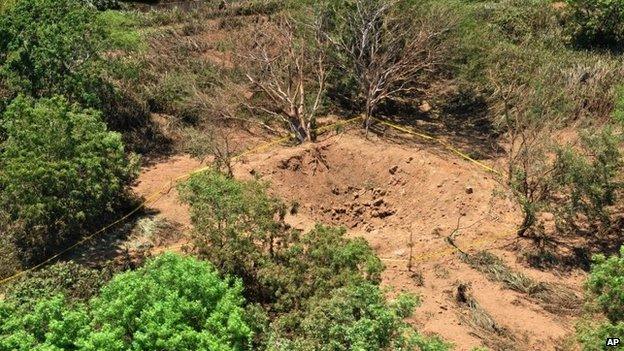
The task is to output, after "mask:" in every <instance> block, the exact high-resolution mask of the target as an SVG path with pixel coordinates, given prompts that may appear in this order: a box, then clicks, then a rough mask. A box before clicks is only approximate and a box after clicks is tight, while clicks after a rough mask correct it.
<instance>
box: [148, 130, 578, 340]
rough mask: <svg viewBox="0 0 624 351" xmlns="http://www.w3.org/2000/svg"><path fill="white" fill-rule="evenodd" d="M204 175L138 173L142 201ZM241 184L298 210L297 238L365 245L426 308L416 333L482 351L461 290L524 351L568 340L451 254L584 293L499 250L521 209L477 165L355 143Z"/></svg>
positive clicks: (177, 166) (259, 157)
mask: <svg viewBox="0 0 624 351" xmlns="http://www.w3.org/2000/svg"><path fill="white" fill-rule="evenodd" d="M198 165H199V164H198V163H197V162H196V161H193V160H192V159H189V158H187V157H182V156H180V157H175V158H172V159H170V160H165V161H163V162H162V163H157V164H155V165H153V166H151V167H150V169H147V170H146V171H145V172H144V173H143V175H142V176H141V179H140V183H139V186H138V187H137V191H139V192H141V193H142V192H145V191H147V190H149V189H152V188H153V187H156V186H158V185H159V184H163V183H164V182H167V181H169V179H171V178H174V177H175V176H178V175H181V174H183V173H184V172H187V171H190V170H191V169H193V168H195V167H196V166H198ZM235 175H236V177H237V178H247V179H249V178H251V177H259V178H261V179H263V180H267V181H269V183H270V189H271V191H272V192H273V193H274V194H275V195H277V196H279V197H281V198H282V199H284V201H286V202H288V203H290V204H292V205H293V207H294V208H298V211H297V213H296V214H294V215H291V216H289V217H288V218H287V220H288V221H289V223H291V224H292V225H294V226H296V227H299V228H301V229H308V228H310V227H311V226H313V225H314V224H315V223H316V222H325V223H331V224H334V225H342V226H345V227H347V228H348V229H349V234H350V235H352V236H362V237H364V238H366V239H367V240H368V241H369V242H370V243H371V245H372V246H373V247H374V248H375V250H376V251H377V252H378V254H379V255H380V256H381V257H382V258H383V259H384V262H385V263H386V266H387V268H388V269H387V271H386V272H385V274H384V284H385V285H387V286H391V287H393V288H394V290H395V292H398V291H409V292H412V293H416V294H419V295H420V296H421V297H422V301H423V303H422V306H421V307H420V308H419V309H418V310H417V311H416V317H415V318H414V320H413V323H414V324H415V325H417V327H418V328H419V330H422V331H424V332H427V333H429V332H431V333H437V334H440V335H441V336H442V337H444V338H445V339H447V340H450V341H452V342H453V343H455V345H456V349H457V350H470V349H471V348H472V347H475V346H479V345H484V344H486V342H485V341H484V340H486V339H487V338H488V336H487V335H485V334H483V332H482V330H481V331H480V330H477V329H475V327H474V323H472V322H470V320H467V319H466V318H469V317H470V315H471V314H470V313H473V312H474V311H472V312H471V311H469V310H467V309H466V307H465V306H462V305H460V304H458V303H457V301H456V291H457V287H458V285H459V284H470V286H472V290H471V292H472V298H474V299H475V301H478V304H479V306H480V307H479V310H478V312H479V313H487V315H488V318H491V319H492V320H495V321H496V323H497V326H500V328H501V329H500V330H505V331H506V333H509V334H510V336H509V340H516V341H517V348H516V349H518V350H554V349H555V346H556V345H557V344H558V343H559V342H560V340H562V339H564V338H566V337H568V334H569V333H571V332H572V331H573V325H574V324H573V323H574V319H573V318H572V317H570V316H564V315H561V316H560V315H557V314H553V313H551V312H548V311H546V310H544V309H543V308H542V307H541V306H540V305H538V304H536V303H535V302H534V301H532V300H530V299H528V298H527V297H526V296H523V295H522V294H520V293H517V292H514V291H511V290H509V289H506V288H505V287H504V286H503V285H502V284H499V283H496V282H492V281H489V280H488V279H487V278H486V277H485V276H484V274H482V273H480V272H478V271H477V270H475V269H473V268H471V267H470V266H469V265H467V264H466V263H464V262H462V261H461V260H460V259H459V258H458V257H457V256H456V255H455V254H454V252H455V250H454V249H452V248H451V247H450V246H449V244H448V239H449V236H451V237H452V238H453V242H454V243H456V245H457V246H458V247H460V248H462V249H465V250H470V249H471V248H478V249H493V250H492V252H494V253H495V254H497V255H498V256H500V257H501V258H502V259H504V261H505V262H507V264H508V265H509V266H510V267H512V268H513V269H517V270H521V271H522V272H523V273H525V274H527V275H528V276H531V277H535V278H536V279H540V280H542V281H548V282H561V283H565V284H566V285H570V286H572V287H576V288H577V289H578V288H579V286H580V284H579V282H580V280H581V279H579V276H574V277H573V276H569V277H560V276H554V275H552V274H550V273H545V272H540V271H536V270H532V269H527V268H526V267H523V266H522V265H520V264H518V263H517V262H516V261H515V259H514V257H515V253H513V252H510V251H507V250H505V249H502V248H503V247H504V246H505V245H507V244H508V243H509V242H510V241H511V240H513V239H514V236H515V234H514V230H513V229H514V228H515V226H516V225H517V224H518V223H519V222H520V214H519V211H518V208H517V206H516V204H515V202H514V201H513V200H510V199H509V198H508V197H506V196H504V195H505V189H504V188H503V187H502V186H501V185H500V184H499V182H498V181H497V180H496V179H495V177H494V176H493V175H492V174H489V173H487V172H485V171H484V170H482V169H480V168H478V167H477V166H475V165H474V164H472V163H469V162H466V161H463V160H459V159H457V158H456V157H455V156H453V155H449V154H447V153H445V152H443V151H442V150H439V149H436V148H435V146H415V145H413V144H405V145H403V144H399V143H389V142H386V141H380V140H375V141H372V140H366V139H365V138H363V137H362V136H361V135H359V134H357V133H354V132H353V133H343V134H341V135H339V136H335V137H331V138H328V139H327V140H324V141H321V142H319V143H316V144H309V145H302V146H299V147H293V148H282V149H276V150H272V151H269V152H266V153H262V154H255V155H250V156H248V157H245V158H244V159H243V160H242V162H241V163H239V164H238V165H237V166H236V168H235ZM153 207H154V209H155V210H157V211H159V212H160V213H161V216H164V217H166V218H167V219H170V220H177V221H179V222H181V223H183V224H185V225H187V226H188V223H189V222H188V220H189V219H188V210H187V209H186V208H185V207H184V206H182V205H181V204H180V203H179V201H178V200H177V198H176V195H175V193H174V192H172V194H168V195H167V196H165V197H164V198H163V199H161V200H159V201H158V202H157V203H155V204H154V205H153ZM432 253H438V254H436V255H432ZM410 260H411V262H412V264H411V270H408V262H409V261H410ZM473 314H474V313H473ZM466 316H468V317H466ZM499 337H501V336H499Z"/></svg>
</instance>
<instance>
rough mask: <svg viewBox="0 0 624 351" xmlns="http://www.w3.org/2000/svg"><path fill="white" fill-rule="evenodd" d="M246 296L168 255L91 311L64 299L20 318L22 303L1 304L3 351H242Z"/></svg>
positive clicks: (124, 279) (108, 292)
mask: <svg viewBox="0 0 624 351" xmlns="http://www.w3.org/2000/svg"><path fill="white" fill-rule="evenodd" d="M241 291H242V286H241V283H240V282H239V281H234V280H231V279H221V278H220V277H219V274H218V273H217V272H216V271H215V270H214V268H213V267H212V266H211V265H209V264H208V263H205V262H200V261H197V260H195V259H193V258H184V257H181V256H178V255H175V254H165V255H163V256H160V257H158V258H156V259H155V260H153V261H150V262H149V263H148V264H147V265H146V266H145V267H144V268H141V269H139V270H137V271H134V272H128V273H124V274H120V275H118V276H116V277H115V278H114V279H113V280H112V281H111V282H110V283H108V284H107V285H106V286H105V287H104V288H103V289H102V291H101V292H100V295H99V296H98V297H96V298H94V299H92V300H90V301H89V302H88V303H87V304H81V303H78V304H71V303H70V302H69V301H68V300H67V299H66V298H64V297H63V295H62V294H59V295H54V296H52V297H48V298H44V299H42V300H40V301H39V302H38V303H37V304H36V305H35V307H34V309H32V310H28V311H26V312H25V313H16V311H17V306H16V303H15V301H11V300H9V301H0V336H1V338H0V349H8V350H33V349H37V350H58V349H66V350H75V349H79V350H110V351H113V350H119V351H121V350H128V349H132V350H162V349H165V350H210V351H235V350H243V349H244V348H245V347H246V346H247V343H248V340H249V337H250V329H249V327H248V326H247V325H246V324H245V323H244V322H243V312H244V310H243V308H242V304H243V302H244V300H243V298H242V295H241Z"/></svg>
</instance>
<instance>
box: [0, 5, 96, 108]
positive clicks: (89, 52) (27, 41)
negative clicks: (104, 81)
mask: <svg viewBox="0 0 624 351" xmlns="http://www.w3.org/2000/svg"><path fill="white" fill-rule="evenodd" d="M0 38H1V39H0V83H1V84H2V85H4V86H6V89H8V90H9V91H10V92H11V93H12V95H13V96H16V95H17V94H19V93H22V94H26V95H29V96H33V97H35V98H38V97H44V96H52V95H55V94H61V95H65V96H66V97H68V98H69V99H71V100H72V101H79V102H83V103H86V104H88V105H90V106H95V105H97V104H98V103H99V101H98V100H99V97H98V96H97V91H98V90H99V84H100V68H101V66H99V65H98V61H99V60H100V59H101V57H100V52H101V51H102V50H104V48H105V47H104V43H105V39H106V31H105V29H104V27H103V26H102V23H99V22H98V21H97V13H96V12H94V11H91V10H89V9H88V8H87V7H85V6H84V5H82V4H81V3H80V2H79V1H76V0H59V1H57V0H33V1H25V0H22V1H18V2H17V3H16V4H15V5H14V6H12V7H11V8H9V10H7V11H6V12H5V13H4V14H3V15H2V17H1V18H0Z"/></svg>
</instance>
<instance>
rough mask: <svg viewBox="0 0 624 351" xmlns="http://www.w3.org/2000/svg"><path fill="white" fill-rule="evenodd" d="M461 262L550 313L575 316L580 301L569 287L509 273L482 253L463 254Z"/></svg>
mask: <svg viewBox="0 0 624 351" xmlns="http://www.w3.org/2000/svg"><path fill="white" fill-rule="evenodd" d="M462 259H463V261H464V262H466V263H467V264H468V265H470V267H472V268H474V269H476V270H477V271H479V272H481V273H484V274H485V276H486V278H487V279H488V280H490V281H492V282H496V283H502V284H503V285H504V286H505V287H506V288H507V289H510V290H513V291H516V292H519V293H522V294H525V295H526V296H527V297H529V299H531V300H532V301H534V302H536V303H537V304H539V305H540V306H542V307H543V308H544V309H545V310H546V311H548V312H550V313H554V314H558V315H575V314H578V312H579V309H580V306H581V300H580V299H579V297H578V296H577V295H576V294H575V293H574V291H572V290H570V289H569V288H566V287H564V286H561V285H555V284H551V283H545V282H539V281H536V280H534V279H532V278H530V277H528V276H526V275H525V274H523V273H521V272H516V271H514V270H512V269H511V268H510V267H509V266H507V265H506V264H505V263H504V262H503V261H502V260H501V259H500V258H498V257H497V256H495V255H493V254H491V253H489V252H486V251H480V252H478V253H476V254H472V255H471V254H466V255H463V257H462Z"/></svg>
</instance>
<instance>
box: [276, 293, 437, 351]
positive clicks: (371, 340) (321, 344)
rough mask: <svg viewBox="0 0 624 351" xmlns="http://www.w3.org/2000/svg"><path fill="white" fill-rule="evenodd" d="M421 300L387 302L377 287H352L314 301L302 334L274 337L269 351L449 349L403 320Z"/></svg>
mask: <svg viewBox="0 0 624 351" xmlns="http://www.w3.org/2000/svg"><path fill="white" fill-rule="evenodd" d="M416 304H417V301H416V300H415V299H414V298H412V297H410V296H400V297H399V298H398V299H397V300H396V301H393V302H391V303H389V302H387V301H386V299H385V297H384V295H383V293H382V291H381V290H380V289H379V287H378V286H376V285H374V284H369V283H365V284H357V285H349V286H345V287H342V288H338V289H335V290H332V291H331V292H330V294H329V295H328V296H327V297H317V298H315V299H313V300H312V301H310V304H309V307H308V310H307V311H306V314H305V316H304V317H303V318H302V321H301V331H300V332H298V333H296V334H295V336H294V337H293V338H292V340H288V339H283V338H281V337H280V336H279V335H277V336H276V335H273V338H272V339H271V341H270V346H269V348H268V349H269V350H296V351H304V350H310V351H312V350H323V351H330V350H331V351H339V350H340V351H347V350H360V351H364V350H366V351H381V350H388V349H390V350H415V349H417V350H432V351H433V350H447V349H448V348H449V345H448V344H446V343H444V342H442V341H441V340H438V339H435V338H433V339H428V338H424V337H422V336H421V335H419V334H418V333H416V332H414V330H413V329H411V327H410V326H409V325H408V324H407V323H405V322H404V321H403V318H405V317H408V316H410V315H411V313H412V310H413V308H414V307H415V306H416Z"/></svg>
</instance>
